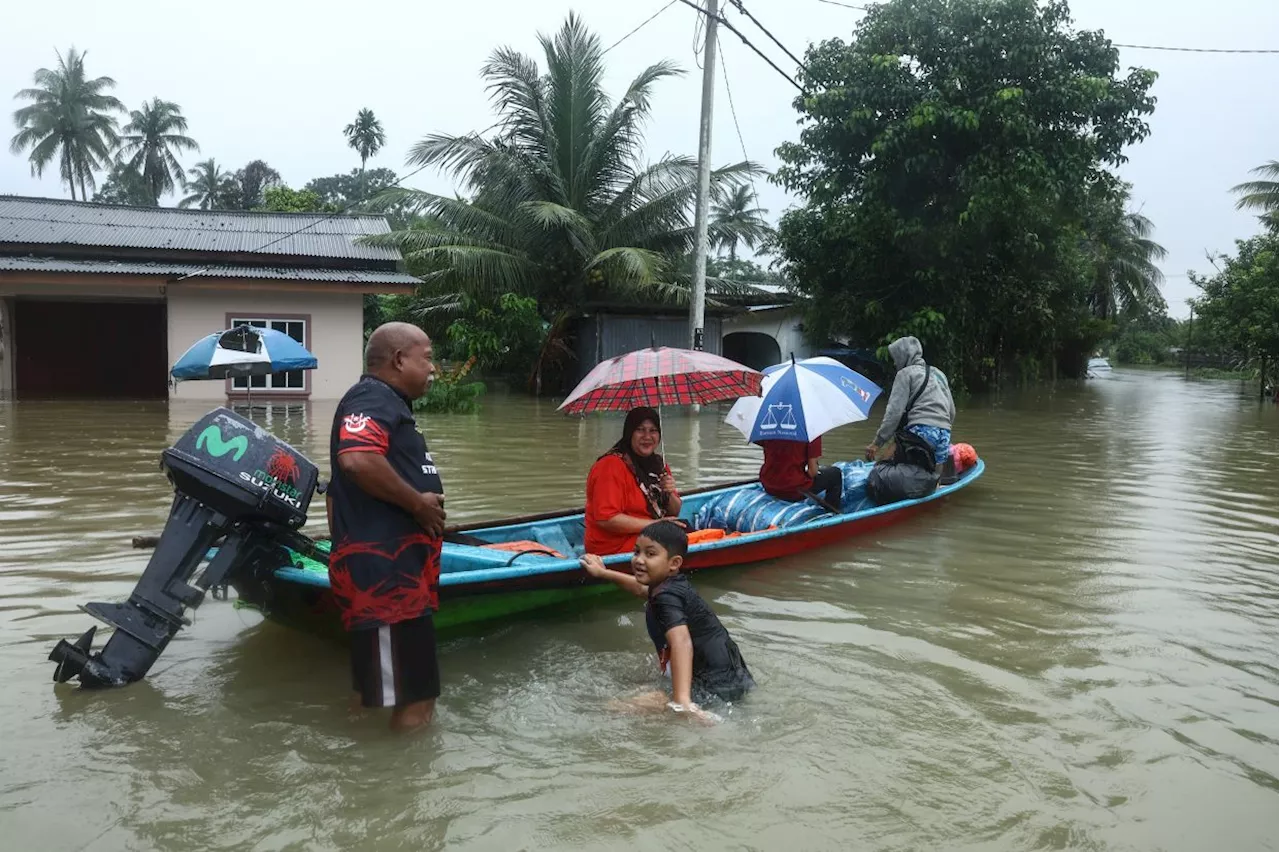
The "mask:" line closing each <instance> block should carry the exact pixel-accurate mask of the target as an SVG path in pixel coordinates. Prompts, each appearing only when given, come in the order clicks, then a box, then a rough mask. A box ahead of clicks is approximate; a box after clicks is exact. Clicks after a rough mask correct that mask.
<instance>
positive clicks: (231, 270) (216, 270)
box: [0, 256, 418, 287]
mask: <svg viewBox="0 0 1280 852" xmlns="http://www.w3.org/2000/svg"><path fill="white" fill-rule="evenodd" d="M0 270H13V271H19V272H81V273H90V274H102V273H106V274H129V275H163V276H165V277H173V276H177V275H188V274H190V273H193V272H199V273H200V275H199V277H200V278H260V279H265V280H271V281H331V282H334V283H337V284H341V283H346V284H387V285H391V286H395V287H404V286H409V287H412V286H415V285H417V284H418V279H417V278H414V277H413V276H412V275H409V274H408V273H405V272H378V271H363V270H353V269H304V268H300V267H284V268H281V267H269V266H200V265H198V264H194V263H188V264H183V263H132V262H126V261H113V260H64V259H62V258H50V257H30V256H27V257H4V256H0ZM192 280H194V279H192Z"/></svg>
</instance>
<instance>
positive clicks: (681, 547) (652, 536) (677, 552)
mask: <svg viewBox="0 0 1280 852" xmlns="http://www.w3.org/2000/svg"><path fill="white" fill-rule="evenodd" d="M640 535H642V536H643V537H645V538H647V539H649V541H651V542H653V543H654V544H656V545H658V546H659V547H661V548H662V549H663V550H665V551H666V552H667V558H668V559H670V558H671V557H672V556H679V557H680V558H681V559H683V558H684V557H685V555H686V554H688V553H689V536H688V534H686V533H685V531H684V530H682V529H681V528H680V526H679V525H678V524H673V523H671V521H654V522H653V523H651V524H649V526H647V527H645V528H644V529H643V530H641V531H640Z"/></svg>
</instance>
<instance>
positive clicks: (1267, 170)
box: [1231, 160, 1280, 231]
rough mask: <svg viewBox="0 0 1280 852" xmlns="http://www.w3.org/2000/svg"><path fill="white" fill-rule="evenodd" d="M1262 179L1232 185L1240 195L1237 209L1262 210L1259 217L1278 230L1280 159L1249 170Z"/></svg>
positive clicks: (1232, 189) (1233, 190)
mask: <svg viewBox="0 0 1280 852" xmlns="http://www.w3.org/2000/svg"><path fill="white" fill-rule="evenodd" d="M1249 174H1251V175H1257V176H1258V177H1259V178H1260V180H1250V181H1245V182H1244V183H1240V184H1236V185H1235V186H1233V187H1231V192H1232V193H1234V194H1235V195H1238V196H1240V200H1239V201H1237V202H1236V209H1237V210H1261V211H1262V215H1261V216H1259V217H1258V218H1259V219H1260V220H1262V223H1263V224H1264V225H1266V226H1267V227H1268V228H1270V229H1271V230H1272V231H1274V230H1276V224H1277V218H1276V216H1277V210H1278V209H1280V180H1277V178H1280V161H1277V160H1270V161H1268V162H1266V163H1263V164H1262V165H1260V166H1258V167H1257V168H1256V169H1253V170H1251V171H1250V172H1249Z"/></svg>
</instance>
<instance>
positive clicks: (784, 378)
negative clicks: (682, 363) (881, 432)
mask: <svg viewBox="0 0 1280 852" xmlns="http://www.w3.org/2000/svg"><path fill="white" fill-rule="evenodd" d="M879 395H880V386H879V385H877V384H875V383H874V382H871V381H869V380H868V379H867V378H866V377H865V376H862V375H860V374H858V373H856V372H854V371H853V370H850V369H849V368H848V367H846V366H845V365H844V364H841V363H840V362H839V361H837V360H835V359H834V358H806V359H805V360H803V361H795V360H792V361H789V362H787V363H785V364H778V365H776V366H773V367H769V368H768V369H766V370H765V371H764V382H763V383H762V385H761V388H760V396H744V397H741V398H739V399H738V401H737V402H735V403H734V404H733V408H731V409H729V415H728V416H727V417H726V418H725V422H726V423H728V424H729V425H731V426H733V427H734V428H735V429H737V430H738V431H739V432H741V433H742V434H743V435H746V436H747V440H748V441H750V442H751V443H753V444H754V443H756V442H758V441H800V442H803V443H806V444H807V443H808V442H810V441H812V440H813V439H815V438H817V437H819V436H821V435H822V434H823V433H824V432H829V431H831V430H832V429H834V428H836V427H837V426H844V425H845V424H846V423H856V422H857V421H859V420H866V419H867V416H868V414H869V413H870V411H871V405H872V403H874V402H875V401H876V397H878V396H879Z"/></svg>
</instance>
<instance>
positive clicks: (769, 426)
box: [760, 402, 796, 432]
mask: <svg viewBox="0 0 1280 852" xmlns="http://www.w3.org/2000/svg"><path fill="white" fill-rule="evenodd" d="M778 414H781V415H782V419H781V420H779V419H778V417H777V415H778ZM775 429H781V430H782V431H784V432H794V431H795V430H796V418H795V416H794V415H792V413H791V406H790V405H788V404H786V403H784V402H778V403H774V404H773V405H771V406H769V408H768V410H767V411H765V414H764V420H761V421H760V431H761V432H772V431H773V430H775Z"/></svg>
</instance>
